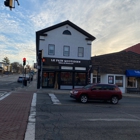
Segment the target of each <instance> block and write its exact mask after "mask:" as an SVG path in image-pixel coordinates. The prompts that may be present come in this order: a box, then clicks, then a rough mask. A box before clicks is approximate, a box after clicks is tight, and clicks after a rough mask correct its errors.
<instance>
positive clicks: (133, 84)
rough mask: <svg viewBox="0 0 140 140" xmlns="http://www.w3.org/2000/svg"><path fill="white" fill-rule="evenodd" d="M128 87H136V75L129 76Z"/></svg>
mask: <svg viewBox="0 0 140 140" xmlns="http://www.w3.org/2000/svg"><path fill="white" fill-rule="evenodd" d="M127 87H136V79H135V77H128V78H127Z"/></svg>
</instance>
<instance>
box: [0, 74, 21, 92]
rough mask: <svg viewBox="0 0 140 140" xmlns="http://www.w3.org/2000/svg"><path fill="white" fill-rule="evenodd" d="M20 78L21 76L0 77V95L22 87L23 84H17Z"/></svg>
mask: <svg viewBox="0 0 140 140" xmlns="http://www.w3.org/2000/svg"><path fill="white" fill-rule="evenodd" d="M18 77H19V74H13V75H12V74H11V75H4V76H0V94H2V93H4V92H10V91H13V90H15V89H16V88H19V87H22V83H18V82H17V79H18Z"/></svg>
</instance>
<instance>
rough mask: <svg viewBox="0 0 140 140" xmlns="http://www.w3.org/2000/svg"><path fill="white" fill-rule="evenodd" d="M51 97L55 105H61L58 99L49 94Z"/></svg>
mask: <svg viewBox="0 0 140 140" xmlns="http://www.w3.org/2000/svg"><path fill="white" fill-rule="evenodd" d="M49 96H50V97H51V100H52V102H53V104H61V103H60V101H59V100H58V99H57V97H56V96H55V95H54V94H53V93H49Z"/></svg>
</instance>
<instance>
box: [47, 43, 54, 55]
mask: <svg viewBox="0 0 140 140" xmlns="http://www.w3.org/2000/svg"><path fill="white" fill-rule="evenodd" d="M48 55H55V45H53V44H49V46H48Z"/></svg>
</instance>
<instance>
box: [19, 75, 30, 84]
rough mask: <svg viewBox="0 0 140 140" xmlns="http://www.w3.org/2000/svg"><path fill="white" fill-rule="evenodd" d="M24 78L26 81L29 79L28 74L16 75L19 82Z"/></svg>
mask: <svg viewBox="0 0 140 140" xmlns="http://www.w3.org/2000/svg"><path fill="white" fill-rule="evenodd" d="M24 79H26V80H27V81H29V75H26V77H25V76H23V75H20V76H19V77H18V79H17V82H18V83H21V82H22V81H23V80H24Z"/></svg>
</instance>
